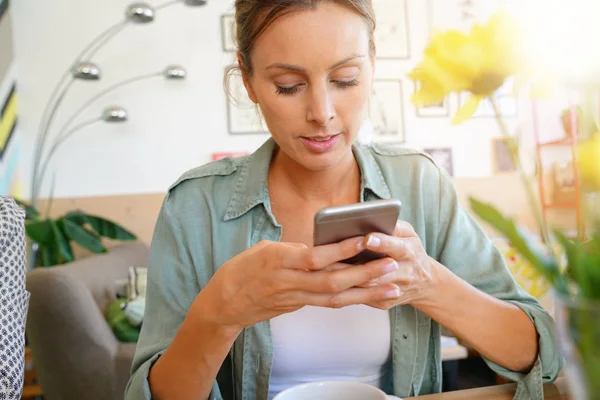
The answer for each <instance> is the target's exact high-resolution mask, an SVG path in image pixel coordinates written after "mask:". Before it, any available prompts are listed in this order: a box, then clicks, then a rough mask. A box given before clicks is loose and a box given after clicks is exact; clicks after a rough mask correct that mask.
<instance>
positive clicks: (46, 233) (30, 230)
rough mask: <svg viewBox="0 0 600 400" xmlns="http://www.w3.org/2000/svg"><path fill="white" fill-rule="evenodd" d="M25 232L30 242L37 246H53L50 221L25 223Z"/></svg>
mask: <svg viewBox="0 0 600 400" xmlns="http://www.w3.org/2000/svg"><path fill="white" fill-rule="evenodd" d="M25 232H27V236H29V238H30V239H31V240H33V241H34V242H36V243H38V244H39V245H45V246H52V245H53V244H54V232H53V230H52V224H51V222H50V220H47V219H46V220H43V221H29V222H26V223H25Z"/></svg>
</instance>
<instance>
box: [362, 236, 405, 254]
mask: <svg viewBox="0 0 600 400" xmlns="http://www.w3.org/2000/svg"><path fill="white" fill-rule="evenodd" d="M364 246H365V248H366V249H368V250H371V251H375V252H378V253H383V254H386V255H388V256H390V257H392V258H394V259H396V260H402V259H403V258H404V257H406V255H408V254H410V248H409V246H410V242H409V241H408V239H406V238H403V237H396V236H389V235H385V234H383V233H370V234H369V235H367V237H366V238H365V244H364Z"/></svg>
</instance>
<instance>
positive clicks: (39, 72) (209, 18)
mask: <svg viewBox="0 0 600 400" xmlns="http://www.w3.org/2000/svg"><path fill="white" fill-rule="evenodd" d="M498 2H500V0H496V1H494V0H486V1H474V3H475V4H476V6H475V7H474V11H475V12H476V14H478V15H480V16H485V15H487V14H488V13H489V10H490V9H491V8H492V7H491V6H490V4H491V5H493V4H494V3H496V4H497V3H498ZM458 3H460V1H458V0H427V1H426V0H408V10H409V11H408V12H409V29H410V33H409V37H410V47H411V55H412V58H411V59H410V60H407V61H385V62H384V61H381V62H378V65H377V77H378V78H403V79H404V82H403V83H404V88H405V91H404V103H405V109H404V116H405V125H406V131H407V133H406V136H407V143H406V145H407V146H411V147H418V148H422V147H442V146H451V147H453V149H454V161H455V166H454V169H455V173H456V175H457V176H487V175H490V174H491V173H492V166H491V164H490V149H491V146H490V138H491V137H493V136H497V135H498V130H497V128H496V125H495V123H494V121H493V120H492V119H478V120H474V121H471V122H468V123H466V124H464V125H461V126H459V127H450V118H437V119H436V118H417V116H416V112H415V109H414V108H412V107H411V106H410V104H409V98H410V95H411V93H412V90H413V88H412V84H411V82H410V81H408V80H406V79H405V76H406V73H408V72H409V71H410V69H411V68H412V67H414V66H415V65H416V63H417V62H418V61H419V58H420V56H421V54H422V50H423V48H424V46H425V45H426V42H427V39H428V32H429V20H430V16H431V15H433V16H434V18H436V19H439V21H438V25H441V26H442V27H444V28H446V27H449V26H457V25H460V13H459V12H457V4H458ZM126 4H127V2H126V1H124V0H104V1H99V0H53V1H38V0H19V1H15V2H14V3H13V5H12V7H13V16H14V29H15V41H16V46H15V47H16V53H17V65H18V68H19V69H18V75H19V78H18V79H19V90H20V123H21V129H22V131H23V133H24V138H23V140H24V142H25V143H24V144H25V146H24V147H25V148H24V154H25V155H26V156H27V157H26V159H25V160H24V161H25V162H26V163H27V165H24V167H25V171H26V173H27V172H28V171H29V170H30V168H29V163H30V161H31V160H30V159H31V156H30V155H31V154H32V152H31V149H32V146H33V142H34V140H35V135H36V129H37V125H38V122H39V119H40V116H41V113H42V110H43V108H44V106H45V102H46V101H47V99H48V97H49V95H50V93H51V91H52V88H53V86H54V84H55V82H56V81H57V79H58V78H59V76H61V74H62V73H63V71H64V70H65V69H66V68H68V66H69V65H70V63H71V60H72V58H73V57H74V56H75V55H76V54H77V53H78V52H79V50H80V49H82V48H83V47H84V46H85V45H86V44H87V43H88V42H89V41H90V40H91V39H92V38H93V37H94V36H96V35H97V34H98V33H99V32H100V31H102V30H104V29H105V28H106V27H108V26H109V25H111V24H113V23H115V22H117V21H118V20H119V19H121V18H122V15H123V11H124V9H125V7H126ZM153 4H157V3H156V2H153ZM231 4H232V2H231V1H229V0H209V3H208V5H207V6H205V7H199V8H187V7H184V6H183V5H181V4H178V5H176V6H173V7H169V8H166V9H164V10H162V11H159V12H158V13H157V19H156V21H155V22H154V23H153V24H151V25H146V26H130V27H128V28H127V29H126V30H125V31H124V32H123V33H122V34H120V35H119V36H118V37H117V38H116V39H115V40H113V41H112V42H110V43H109V44H108V46H107V47H105V48H104V49H103V50H102V51H101V52H100V53H98V55H97V56H96V57H95V58H94V61H95V62H97V63H98V64H99V65H100V66H101V67H102V70H103V79H102V81H100V82H78V83H76V84H75V86H74V88H73V90H72V91H71V93H70V95H69V96H68V98H67V99H66V101H65V103H64V106H63V112H62V113H61V114H60V115H61V118H58V119H57V121H56V124H55V127H56V126H60V125H61V119H64V118H65V117H66V116H67V115H69V114H70V113H71V112H73V111H74V110H75V109H76V108H77V107H78V106H79V105H81V103H82V102H83V101H85V100H86V99H87V98H89V97H90V96H92V95H93V94H94V93H96V92H97V91H98V90H100V89H101V88H104V87H106V86H108V85H110V84H112V83H114V82H117V81H119V80H122V79H125V78H128V77H131V76H135V75H139V74H142V73H148V72H153V71H158V70H160V69H162V68H163V67H164V66H165V65H166V64H170V63H178V64H181V65H184V66H185V67H186V68H187V69H188V72H189V74H188V79H186V80H185V81H177V82H172V81H171V82H165V81H163V80H161V79H156V80H152V81H144V82H140V83H137V84H135V85H132V86H128V87H126V88H123V89H121V90H118V91H116V92H114V93H112V94H109V95H107V96H106V97H105V98H103V99H102V100H100V101H98V102H97V103H95V104H94V105H93V106H92V107H90V109H89V110H88V111H87V112H86V113H84V115H83V116H82V120H85V119H87V118H91V117H94V116H96V115H97V114H98V113H99V112H100V110H101V108H102V107H104V105H107V104H118V105H122V106H123V107H125V108H126V109H127V110H128V111H129V113H130V120H129V121H128V122H127V123H126V124H122V125H106V124H98V125H95V126H92V127H89V128H87V129H86V130H85V131H82V132H81V133H79V134H78V135H77V136H75V137H74V138H73V139H72V140H71V141H70V142H68V144H67V145H65V147H63V149H62V151H61V153H60V155H59V157H57V158H58V162H56V163H55V164H53V167H54V170H56V188H55V192H54V194H55V196H57V197H68V196H88V195H90V196H91V195H109V194H127V193H146V192H162V191H164V190H165V189H166V188H167V187H168V186H169V185H170V184H171V183H172V182H173V180H174V179H176V178H177V177H178V176H179V175H180V174H181V173H182V172H184V171H185V170H187V169H189V168H191V167H194V166H197V165H199V164H202V163H205V162H207V161H209V159H210V155H211V153H213V152H220V151H252V150H254V149H255V148H257V147H258V146H259V145H260V144H261V143H262V142H263V141H264V140H265V139H266V136H265V135H249V136H239V135H238V136H232V135H229V134H228V132H227V120H226V97H225V94H224V91H223V89H222V73H223V69H224V67H225V66H226V65H227V64H229V63H230V62H231V61H232V54H231V53H224V52H223V51H222V46H221V27H220V16H221V15H222V14H223V13H226V12H231V11H232V10H231ZM431 4H435V7H436V8H435V9H434V13H433V14H431V12H432V11H431V10H432V9H431V8H430V5H431ZM504 4H506V2H504ZM552 104H554V103H551V104H550V106H548V107H546V108H545V109H544V110H543V111H542V112H543V113H545V114H543V115H546V117H543V119H544V120H545V123H546V125H547V126H546V127H545V128H547V129H544V130H545V132H546V133H548V132H549V133H550V135H558V134H560V131H559V125H558V119H557V117H556V115H557V114H556V108H557V107H556V105H552ZM456 109H457V99H456V98H452V99H451V112H452V113H454V112H456ZM529 110H530V106H529V104H527V103H525V104H522V107H521V110H520V113H519V118H518V119H517V120H515V121H511V126H517V125H521V126H523V127H524V128H525V130H526V131H528V130H529V127H530V123H531V120H530V115H529ZM26 175H27V174H26ZM50 181H51V177H49V179H48V180H47V183H49V182H50ZM47 190H48V188H46V191H45V192H44V193H45V194H47Z"/></svg>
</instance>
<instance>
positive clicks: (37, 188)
mask: <svg viewBox="0 0 600 400" xmlns="http://www.w3.org/2000/svg"><path fill="white" fill-rule="evenodd" d="M160 75H162V72H155V73H152V74H146V75H140V76H136V77H133V78H129V79H125V80H123V81H121V82H118V83H115V84H114V85H111V86H109V87H107V88H106V89H104V90H102V91H100V92H99V93H97V94H96V95H94V96H93V97H91V98H90V99H88V101H86V102H85V103H84V104H83V105H82V106H81V107H79V109H77V111H75V112H74V113H73V114H72V115H71V116H70V117H69V118H68V119H67V122H65V124H64V125H63V126H62V127H61V128H60V130H59V131H58V132H59V133H58V135H57V137H56V139H55V141H54V144H53V145H52V147H51V148H50V150H49V152H48V155H47V156H46V162H45V164H44V165H46V164H47V163H48V159H49V158H51V157H52V154H53V153H54V152H55V151H56V147H57V142H60V143H62V142H64V140H63V138H62V137H64V136H66V135H67V133H65V132H67V129H69V127H70V126H71V124H72V123H73V121H75V119H76V118H77V117H78V116H79V114H81V112H82V111H83V110H85V109H86V108H87V107H88V106H89V105H90V104H92V103H93V102H94V101H96V100H98V99H99V98H100V97H102V96H104V95H106V94H108V93H110V92H112V91H113V90H115V89H118V88H120V87H123V86H126V85H128V84H131V83H134V82H138V81H141V80H144V79H150V78H154V77H158V76H160ZM64 139H66V138H64ZM42 158H43V154H40V160H39V161H40V162H41V159H42ZM44 168H45V167H44ZM42 169H43V168H42ZM40 190H41V182H40V180H39V179H38V180H37V181H34V182H33V185H32V193H35V194H36V198H37V195H38V194H39V191H40Z"/></svg>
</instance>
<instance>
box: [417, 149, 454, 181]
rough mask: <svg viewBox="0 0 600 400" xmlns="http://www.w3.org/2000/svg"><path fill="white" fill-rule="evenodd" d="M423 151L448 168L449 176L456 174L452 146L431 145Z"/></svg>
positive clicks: (441, 165)
mask: <svg viewBox="0 0 600 400" xmlns="http://www.w3.org/2000/svg"><path fill="white" fill-rule="evenodd" d="M423 152H425V153H427V154H429V155H430V156H431V158H433V160H434V161H435V162H436V164H438V165H439V166H440V167H442V168H443V169H444V170H446V172H447V173H448V175H449V176H454V160H453V158H452V148H451V147H430V148H426V149H423Z"/></svg>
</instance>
